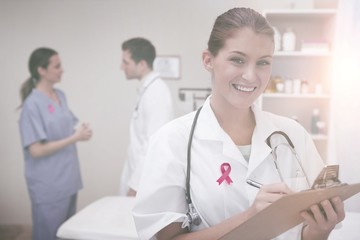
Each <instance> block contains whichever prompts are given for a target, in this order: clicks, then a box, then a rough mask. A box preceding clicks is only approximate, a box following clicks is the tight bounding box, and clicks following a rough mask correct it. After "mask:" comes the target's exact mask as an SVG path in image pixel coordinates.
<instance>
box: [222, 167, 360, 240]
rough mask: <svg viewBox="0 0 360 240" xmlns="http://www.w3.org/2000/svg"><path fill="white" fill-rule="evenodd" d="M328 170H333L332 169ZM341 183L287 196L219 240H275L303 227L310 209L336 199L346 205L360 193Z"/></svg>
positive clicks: (358, 185) (355, 186)
mask: <svg viewBox="0 0 360 240" xmlns="http://www.w3.org/2000/svg"><path fill="white" fill-rule="evenodd" d="M324 169H325V168H324ZM327 169H330V170H331V171H333V170H334V168H333V166H331V167H328V168H327ZM325 170H326V169H325ZM325 170H324V171H321V173H320V174H319V177H318V178H317V179H316V180H315V182H314V184H315V183H316V182H317V181H318V180H319V179H320V178H322V179H325V178H324V173H326V172H327V171H325ZM335 170H336V169H335ZM325 175H326V174H325ZM335 175H336V177H337V174H331V175H328V176H332V178H331V179H332V180H334V176H335ZM320 176H321V177H320ZM335 180H336V179H335ZM338 183H339V184H338V185H337V186H332V187H326V188H317V189H311V190H306V191H302V192H298V193H294V194H291V195H287V196H284V197H282V198H280V199H279V200H277V201H276V202H274V203H272V204H271V205H270V206H268V207H267V208H265V209H263V210H262V211H260V212H258V213H257V214H256V215H255V216H253V217H252V218H250V219H248V220H247V221H245V222H244V223H242V224H240V225H239V226H238V227H236V228H235V229H234V230H233V231H231V232H229V233H228V234H226V235H225V236H224V237H222V238H220V239H221V240H234V239H240V238H241V239H246V240H266V239H271V238H274V237H276V236H278V235H280V234H282V233H283V232H286V231H287V230H289V229H291V228H293V227H295V226H296V225H298V224H300V223H302V222H303V218H302V217H301V216H300V212H301V211H303V210H306V209H308V208H309V207H310V206H311V205H313V204H317V203H319V202H321V201H323V200H326V199H331V198H333V197H336V196H339V197H340V198H341V199H342V200H343V201H344V200H346V199H348V198H350V197H351V196H353V195H355V194H357V193H359V192H360V183H356V184H340V181H339V182H338Z"/></svg>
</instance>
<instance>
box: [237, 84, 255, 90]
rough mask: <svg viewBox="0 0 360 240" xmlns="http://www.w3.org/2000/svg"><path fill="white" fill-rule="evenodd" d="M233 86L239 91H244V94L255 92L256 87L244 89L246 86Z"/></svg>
mask: <svg viewBox="0 0 360 240" xmlns="http://www.w3.org/2000/svg"><path fill="white" fill-rule="evenodd" d="M233 86H234V87H235V88H236V89H237V90H239V91H242V92H252V91H254V90H255V87H244V86H241V85H238V84H233Z"/></svg>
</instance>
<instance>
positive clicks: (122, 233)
mask: <svg viewBox="0 0 360 240" xmlns="http://www.w3.org/2000/svg"><path fill="white" fill-rule="evenodd" d="M134 203H135V198H133V197H121V196H111V197H104V198H101V199H99V200H97V201H95V202H93V203H91V204H90V205H88V206H86V207H85V208H83V209H82V210H81V211H79V212H78V213H76V214H75V215H74V216H72V217H71V218H70V219H68V220H67V221H66V222H65V223H63V224H62V225H61V226H60V228H59V229H58V231H57V237H59V238H60V239H73V240H75V239H76V240H85V239H86V240H115V239H116V240H133V239H138V236H137V233H136V229H135V223H134V220H133V217H132V208H133V206H134Z"/></svg>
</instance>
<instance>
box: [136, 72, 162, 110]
mask: <svg viewBox="0 0 360 240" xmlns="http://www.w3.org/2000/svg"><path fill="white" fill-rule="evenodd" d="M158 78H159V76H156V77H154V78H153V79H151V81H150V82H149V84H148V85H146V86H145V87H144V89H143V91H142V93H141V95H140V97H139V99H138V101H137V103H136V106H135V112H136V113H137V112H138V110H139V106H140V102H141V99H142V97H143V96H144V94H145V92H146V90H147V89H148V88H149V87H150V85H151V84H153V83H154V82H155V81H156V80H157V79H158Z"/></svg>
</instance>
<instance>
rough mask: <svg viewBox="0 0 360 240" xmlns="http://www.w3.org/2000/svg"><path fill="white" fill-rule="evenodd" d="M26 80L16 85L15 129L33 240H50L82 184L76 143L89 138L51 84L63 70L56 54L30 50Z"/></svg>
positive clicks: (73, 207) (89, 132) (84, 126)
mask: <svg viewBox="0 0 360 240" xmlns="http://www.w3.org/2000/svg"><path fill="white" fill-rule="evenodd" d="M29 71H30V74H31V76H30V78H29V79H27V80H26V81H25V82H24V83H23V84H22V86H21V90H20V95H21V100H22V105H21V114H20V119H19V128H20V134H21V141H22V148H23V153H24V159H25V178H26V183H27V188H28V191H29V195H30V200H31V206H32V221H33V231H32V235H33V237H32V239H33V240H52V239H56V232H57V229H58V227H59V226H60V225H61V224H62V223H63V222H65V221H66V220H67V219H68V218H69V217H71V216H72V215H73V214H75V211H76V200H77V192H78V191H79V190H80V189H81V188H82V180H81V175H80V166H79V160H78V154H77V149H76V143H77V142H78V141H87V140H89V139H90V138H91V136H92V130H91V129H90V127H89V125H88V124H85V123H83V124H82V125H81V126H79V127H77V128H76V129H75V125H76V124H77V122H78V119H77V118H76V116H75V115H74V114H73V113H72V112H71V111H70V109H69V108H68V104H67V100H66V97H65V94H64V93H63V92H62V91H61V90H59V89H57V88H54V85H55V84H57V83H59V82H60V81H61V76H62V73H63V69H62V66H61V60H60V57H59V54H58V53H57V52H56V51H55V50H53V49H50V48H38V49H36V50H34V51H33V52H32V54H31V56H30V59H29Z"/></svg>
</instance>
